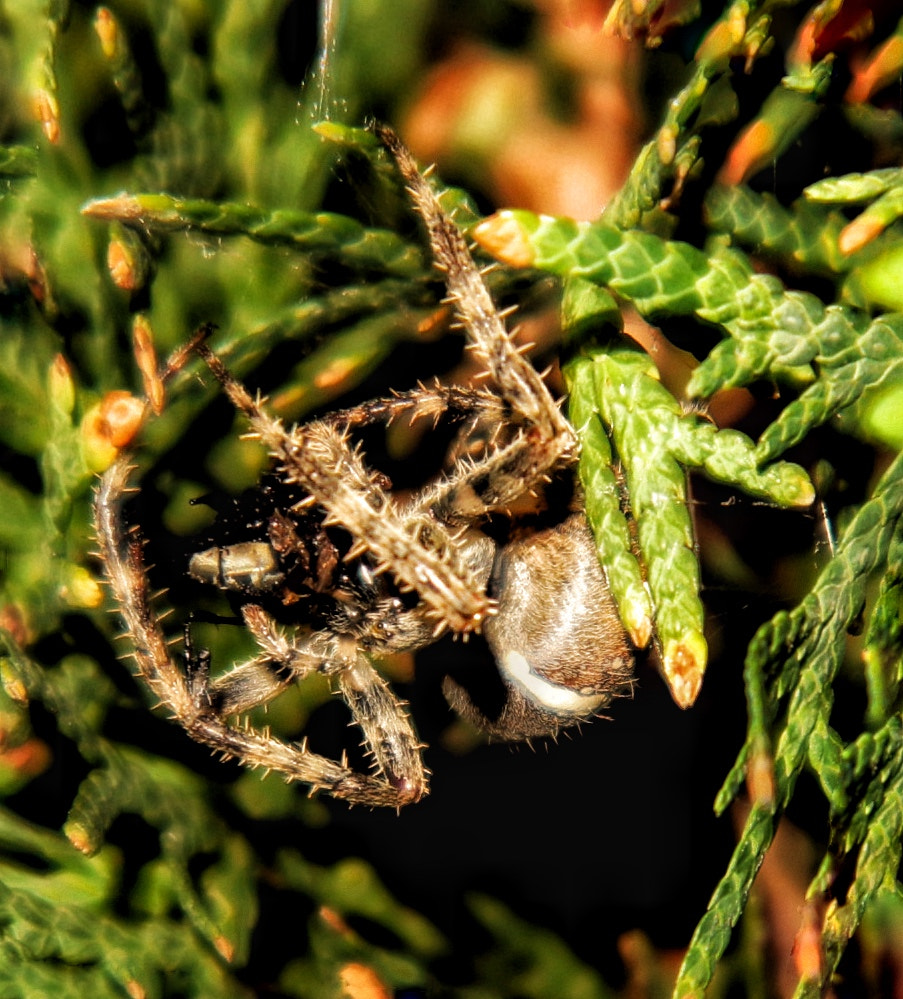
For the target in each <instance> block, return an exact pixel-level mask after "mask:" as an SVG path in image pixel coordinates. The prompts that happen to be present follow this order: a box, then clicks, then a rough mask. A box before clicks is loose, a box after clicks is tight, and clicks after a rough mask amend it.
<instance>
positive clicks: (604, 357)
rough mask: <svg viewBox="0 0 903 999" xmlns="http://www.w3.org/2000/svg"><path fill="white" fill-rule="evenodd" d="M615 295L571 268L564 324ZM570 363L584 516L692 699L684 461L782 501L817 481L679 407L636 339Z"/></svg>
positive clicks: (622, 589)
mask: <svg viewBox="0 0 903 999" xmlns="http://www.w3.org/2000/svg"><path fill="white" fill-rule="evenodd" d="M610 304H611V301H610V299H609V298H608V297H607V296H606V295H605V293H604V292H602V293H599V292H597V293H596V295H595V296H594V295H593V289H592V287H591V286H589V285H588V283H587V282H586V281H585V280H578V279H573V278H572V279H571V281H570V282H569V284H568V287H567V294H566V296H565V303H564V308H565V321H566V325H567V326H568V327H569V328H571V329H577V328H580V327H583V326H586V325H588V324H589V322H590V320H591V318H592V316H593V315H594V314H595V315H597V316H598V317H599V321H600V323H601V322H603V321H604V320H606V319H610V318H611V310H610ZM565 371H566V375H567V378H568V386H569V390H570V415H571V419H572V420H573V421H574V423H575V425H576V426H577V427H578V432H580V434H581V439H582V441H583V444H584V449H583V451H582V454H581V462H580V475H581V480H582V482H583V486H584V490H585V493H586V509H587V516H588V517H589V519H590V523H591V525H592V527H593V531H594V534H595V536H596V539H597V545H598V547H599V553H600V558H601V561H602V564H603V566H604V567H605V570H606V573H607V576H608V579H609V583H610V585H611V588H612V593H613V594H614V596H615V600H616V601H617V603H618V606H619V608H620V609H621V613H622V618H623V620H624V622H625V626H626V627H627V628H628V631H629V632H630V634H631V637H632V639H633V640H634V642H636V643H637V644H639V645H644V644H645V643H646V641H648V638H649V634H650V632H651V630H652V622H653V620H654V625H655V630H656V633H657V637H658V641H659V643H660V646H661V650H662V666H663V670H664V673H665V676H666V677H667V679H668V682H669V685H670V687H671V690H672V692H673V693H674V696H675V698H676V699H677V701H678V703H680V704H682V705H684V706H687V705H689V704H692V703H693V700H694V699H695V697H696V693H697V692H698V689H699V684H700V682H701V679H702V672H703V670H704V669H705V662H706V645H705V639H704V637H703V608H702V602H701V600H700V597H699V566H698V562H697V559H696V554H695V543H694V538H693V531H692V525H691V520H690V514H689V510H688V506H687V485H686V469H687V468H699V469H702V470H704V471H705V472H706V473H707V474H708V475H709V476H710V477H712V478H713V479H716V480H719V481H723V482H728V483H731V484H734V485H737V486H739V487H740V488H742V489H744V490H746V491H747V492H749V493H751V494H752V495H755V496H760V497H764V498H767V499H769V500H771V501H772V502H776V503H779V504H782V505H803V506H805V505H808V504H809V503H811V501H812V498H813V492H812V487H811V484H810V483H809V480H808V477H807V476H806V474H805V472H804V471H803V470H802V469H801V468H799V467H798V466H796V465H789V464H786V463H779V464H778V465H774V466H772V467H770V468H766V469H764V470H760V469H759V468H758V467H757V465H756V461H755V452H754V447H753V444H752V441H750V440H749V438H747V437H746V436H744V435H743V434H740V433H738V432H736V431H730V430H724V431H719V430H717V428H716V427H715V426H714V425H712V424H711V423H709V422H707V421H706V420H704V419H702V418H701V417H700V416H698V415H697V414H693V413H685V412H683V410H682V408H681V406H680V403H679V402H678V401H677V400H676V399H675V398H674V396H672V395H671V393H670V392H668V391H667V389H665V388H664V386H662V384H661V382H660V381H659V378H658V372H657V371H656V369H655V365H654V364H653V363H652V360H651V359H650V358H649V357H648V355H646V354H645V353H643V352H642V351H641V350H639V349H638V348H636V347H632V346H627V345H626V343H619V342H614V343H612V344H609V345H607V346H604V347H600V348H596V349H589V350H587V351H586V352H585V353H583V354H581V355H579V356H577V357H575V358H574V359H572V360H571V361H570V362H569V363H568V364H567V366H566V369H565ZM596 417H598V418H599V419H600V420H601V426H600V425H599V424H597V423H596V420H595V418H596ZM609 437H610V444H609V440H608V438H609ZM613 453H614V454H615V455H616V456H617V462H618V465H619V466H620V468H621V469H622V472H623V476H624V480H625V482H624V489H623V492H624V497H623V498H624V499H626V502H627V503H628V504H629V508H630V513H631V515H632V517H633V518H634V521H635V523H636V534H637V537H636V547H637V554H638V555H639V556H640V562H639V563H638V562H637V558H636V555H635V554H634V552H633V543H632V540H631V535H630V530H629V527H628V525H627V522H626V520H625V517H624V514H623V513H622V511H621V499H622V496H621V488H620V485H619V483H618V481H617V477H616V475H615V474H614V471H613V465H612V462H613ZM647 588H648V595H647ZM650 598H651V599H650Z"/></svg>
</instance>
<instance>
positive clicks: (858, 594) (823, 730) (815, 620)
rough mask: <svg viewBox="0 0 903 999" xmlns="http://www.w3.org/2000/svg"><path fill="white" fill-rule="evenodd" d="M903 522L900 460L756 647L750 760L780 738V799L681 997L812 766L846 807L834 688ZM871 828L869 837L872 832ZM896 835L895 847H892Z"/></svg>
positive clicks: (733, 866) (740, 863)
mask: <svg viewBox="0 0 903 999" xmlns="http://www.w3.org/2000/svg"><path fill="white" fill-rule="evenodd" d="M901 517H903V456H900V457H898V458H897V459H896V461H895V462H894V464H893V465H892V466H891V467H890V468H889V469H888V470H887V472H886V473H885V474H884V476H883V477H882V479H881V481H880V482H879V483H878V485H877V487H876V488H875V491H874V493H873V495H872V497H871V498H870V499H869V500H868V501H867V502H866V503H865V504H863V506H862V507H860V509H859V510H858V512H857V513H856V515H855V517H854V518H853V520H852V521H851V523H850V524H849V526H848V527H847V529H846V531H845V532H844V533H843V535H842V537H841V538H840V540H839V542H838V548H837V552H836V554H835V557H834V558H833V559H832V560H831V562H829V563H828V565H827V566H826V568H825V569H824V570H823V571H822V573H821V575H820V577H819V579H818V581H817V582H816V585H815V586H814V588H813V590H812V592H811V593H810V594H809V595H808V596H807V597H806V598H805V599H804V600H803V602H802V603H801V604H800V605H799V607H797V608H796V609H795V610H793V611H791V612H789V613H787V612H781V613H780V614H778V615H777V616H776V617H775V619H774V620H773V621H772V622H769V623H768V624H766V625H764V626H763V627H762V628H760V629H759V631H758V632H757V634H756V636H755V638H754V639H753V641H752V642H751V643H750V646H749V650H748V653H747V660H746V671H747V674H748V675H751V676H752V677H754V678H755V680H754V682H752V683H750V682H749V681H748V682H747V696H748V697H750V698H753V697H754V698H756V700H758V699H759V698H767V702H762V703H758V704H754V703H751V704H750V718H751V719H758V724H757V727H756V729H755V730H754V729H753V727H752V725H751V726H750V731H749V733H748V736H747V743H746V746H745V747H744V753H745V758H746V759H747V760H749V759H750V756H751V753H752V752H753V751H755V750H756V749H757V748H758V749H759V750H761V745H762V738H763V732H762V729H763V727H764V728H767V729H768V730H771V731H774V732H775V733H776V738H775V751H774V762H773V775H774V797H773V799H769V800H763V801H762V802H754V804H753V809H752V811H751V812H750V815H749V817H748V819H747V822H746V825H745V827H744V830H743V833H742V835H741V837H740V841H739V843H738V845H737V848H736V849H735V851H734V855H733V858H732V860H731V863H730V866H729V869H728V873H727V874H726V875H725V877H724V878H723V879H722V881H721V883H720V884H719V886H718V888H716V890H715V893H714V895H713V896H712V900H711V902H710V903H709V910H708V912H707V913H706V915H705V916H704V917H703V919H702V920H701V921H700V923H699V925H698V926H697V928H696V932H695V933H694V935H693V940H692V941H691V944H690V949H689V950H688V952H687V955H686V958H685V960H684V963H683V966H682V968H681V972H680V976H679V978H678V983H677V986H676V989H675V993H676V994H678V995H681V996H701V995H702V993H703V991H704V989H705V987H706V985H707V984H708V982H709V981H710V980H711V977H712V975H713V973H714V969H715V963H716V961H717V960H718V958H719V957H720V956H721V954H722V953H723V950H724V948H725V947H726V946H727V943H728V940H729V938H730V930H731V927H733V926H734V925H735V923H736V920H737V919H738V918H739V915H740V912H741V911H742V908H743V905H744V904H745V900H746V898H747V896H748V893H749V890H750V889H751V887H752V883H753V880H754V879H755V876H756V874H757V872H758V869H759V867H760V866H761V863H762V861H763V859H764V856H765V851H766V850H767V848H768V846H769V845H770V843H771V839H772V836H773V831H774V822H775V817H776V815H777V814H778V813H779V812H780V811H781V810H782V809H783V808H784V807H785V806H786V804H787V802H788V801H789V800H790V798H791V796H792V794H793V790H794V788H795V786H796V781H797V779H798V778H799V775H800V773H801V771H802V769H803V766H804V764H805V763H806V762H807V761H809V762H811V763H813V765H814V766H815V768H816V772H817V773H819V775H820V779H821V782H822V786H823V788H824V790H825V793H826V795H827V796H828V799H829V801H830V802H831V804H832V807H834V808H835V809H839V810H842V809H844V808H845V807H846V796H847V794H848V788H849V783H850V765H849V763H848V762H847V759H848V758H849V757H847V754H846V753H845V752H841V751H840V750H841V747H840V743H839V741H838V739H837V736H836V734H834V733H833V732H832V731H831V729H830V727H829V725H830V713H831V709H832V706H833V681H834V678H835V676H836V674H837V670H838V669H839V667H840V663H841V661H842V658H843V650H844V636H845V633H846V630H847V629H848V628H849V627H850V625H851V623H852V622H853V621H854V620H855V618H856V616H857V615H858V614H859V613H860V612H861V609H862V607H863V604H864V602H865V596H866V589H867V586H868V582H869V578H870V576H871V574H872V573H873V572H874V571H876V570H880V569H882V568H883V567H884V565H885V564H886V558H887V552H888V548H889V544H890V539H891V537H892V536H893V535H894V534H895V532H896V531H898V530H899V528H900V519H901ZM769 675H770V676H771V677H772V679H771V682H770V683H769V684H763V683H762V682H761V681H762V677H763V676H769ZM882 751H883V750H882ZM894 752H895V750H894ZM852 758H854V759H855V758H858V759H860V760H862V759H863V758H864V759H865V760H866V761H868V760H869V759H872V760H874V759H875V756H874V754H873V753H871V752H870V751H869V750H868V749H867V748H866V747H865V746H864V745H863V746H862V747H860V749H859V750H857V753H856V754H855V755H854V756H853V757H852ZM861 765H862V764H861V762H860V764H859V767H860V768H861ZM853 769H854V772H855V769H856V768H853ZM741 779H742V772H741V771H740V770H738V769H737V768H734V769H733V770H732V771H731V774H730V776H729V779H728V781H729V782H728V783H726V784H725V787H724V788H723V789H722V792H721V794H720V795H719V802H720V803H723V802H724V801H725V800H726V799H728V798H730V797H733V795H735V794H736V793H737V791H738V790H739V782H740V780H741ZM875 790H877V788H876V789H875ZM899 794H900V792H899V789H897V788H896V787H894V786H891V785H888V787H887V790H886V792H884V791H881V792H880V793H879V794H878V795H877V800H875V805H874V807H875V809H876V811H875V812H873V815H875V816H877V815H880V816H881V820H882V822H883V823H884V825H883V826H882V827H881V828H880V829H879V830H878V831H877V832H875V833H874V836H873V837H872V838H873V840H874V845H873V846H871V847H870V848H869V850H868V852H867V853H866V855H865V856H866V859H865V861H863V860H862V857H861V858H860V863H866V864H867V865H868V883H867V884H863V886H862V888H861V889H858V888H857V892H859V891H862V892H864V893H865V895H867V896H868V897H871V895H872V894H873V893H874V890H875V887H876V885H877V884H879V883H881V881H882V879H886V878H891V879H892V878H893V877H894V876H895V874H896V865H897V863H898V862H899V847H898V841H899V833H898V832H897V826H898V811H899V801H900V798H899ZM869 810H871V808H870V809H869ZM868 828H869V830H871V825H869V826H868ZM866 835H867V836H868V835H870V833H866ZM894 835H896V836H897V842H896V843H895V844H894V846H891V841H890V837H892V836H894ZM863 850H865V848H863ZM885 864H887V866H884V865H885ZM879 867H880V868H881V870H880V871H879V869H878V868H879ZM863 897H865V896H859V895H856V896H854V897H853V899H852V901H851V905H852V906H853V909H851V910H850V911H851V912H854V913H855V919H856V921H858V919H859V918H861V909H862V906H863V905H864V901H862V898H863ZM844 932H845V931H844Z"/></svg>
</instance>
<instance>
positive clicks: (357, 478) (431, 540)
mask: <svg viewBox="0 0 903 999" xmlns="http://www.w3.org/2000/svg"><path fill="white" fill-rule="evenodd" d="M198 353H199V354H200V355H201V357H202V358H203V359H204V361H205V362H206V363H207V365H208V367H209V368H210V370H211V371H212V372H213V374H214V376H215V377H216V378H217V380H218V381H219V382H220V384H222V386H223V388H224V389H225V391H226V393H227V394H228V396H229V398H230V399H231V400H232V402H233V404H234V405H235V406H236V408H237V409H239V410H241V411H242V412H243V413H245V414H246V415H247V416H248V418H249V421H250V424H251V429H252V434H253V436H255V437H257V438H259V439H260V440H261V441H262V442H263V443H264V444H265V445H266V446H267V448H268V449H269V450H270V452H271V453H272V454H273V456H274V457H275V458H276V459H277V461H278V462H279V464H280V466H281V469H282V471H283V473H284V474H285V477H286V481H288V482H290V483H296V484H298V485H300V486H301V487H302V488H303V489H305V490H306V491H307V492H308V493H310V495H311V497H312V498H313V500H314V501H315V502H317V503H318V504H319V505H320V506H322V507H323V508H324V509H325V510H326V512H327V518H326V520H325V521H324V523H325V524H326V525H329V524H339V525H341V526H343V527H345V528H346V529H347V530H349V531H350V532H351V534H352V535H353V536H354V538H355V540H356V542H357V545H356V546H355V548H354V549H352V552H353V553H354V554H355V555H357V554H360V553H362V552H363V551H370V552H371V553H372V555H373V558H374V561H375V563H376V566H377V571H386V570H388V569H391V571H392V573H393V575H394V576H395V578H396V579H397V580H398V583H399V584H400V585H401V586H402V588H405V589H412V590H416V591H417V593H418V594H419V595H420V596H421V598H422V599H423V601H424V604H425V605H426V609H427V612H428V614H429V615H430V616H431V617H433V618H434V619H435V620H436V622H437V629H438V631H439V632H441V631H442V630H444V629H445V628H446V627H450V628H451V629H452V630H454V631H457V632H467V631H473V630H479V628H480V627H481V626H482V624H483V622H484V620H485V618H486V617H487V615H489V614H490V613H491V612H492V604H491V601H490V600H489V599H488V598H487V597H486V595H485V594H484V593H483V592H482V589H481V587H480V586H479V585H478V583H477V581H476V580H475V579H474V577H473V573H472V572H471V570H470V569H469V568H468V566H467V565H466V564H465V563H464V562H463V561H462V560H461V559H460V557H459V556H458V552H457V549H456V547H455V544H454V538H453V536H452V535H451V533H450V532H449V531H448V530H447V529H446V528H445V527H444V526H443V525H442V524H441V523H439V522H438V521H437V520H436V519H435V518H434V517H432V516H431V515H430V514H429V513H428V512H426V511H421V510H414V511H411V512H410V513H409V514H406V515H404V516H402V515H401V513H400V511H399V508H398V506H397V505H396V503H395V502H394V501H393V499H392V498H391V497H390V496H389V494H388V493H387V492H386V491H385V489H383V487H382V485H381V484H380V481H379V478H380V477H379V476H378V475H376V474H374V473H372V472H370V471H369V470H368V469H367V468H366V466H365V465H364V463H363V461H362V460H361V457H360V455H359V454H358V452H357V451H356V450H354V449H352V448H351V447H350V446H349V444H348V441H347V439H346V437H345V435H344V434H343V433H341V432H339V431H338V430H337V429H336V428H335V427H332V426H330V425H328V424H326V423H323V422H314V423H308V424H305V425H303V426H300V427H295V428H294V429H293V430H291V431H286V429H285V428H284V427H283V426H282V423H281V422H280V421H279V420H278V419H276V418H275V417H272V416H270V415H269V414H268V413H267V412H266V411H265V410H264V409H263V408H262V406H261V405H260V403H259V402H258V401H256V400H255V399H253V398H252V397H251V395H250V394H249V393H248V391H247V389H245V387H244V386H243V385H241V383H240V382H238V381H236V380H235V379H234V378H233V377H232V376H231V375H230V374H229V372H228V371H227V370H226V369H225V367H224V366H223V364H222V362H221V361H220V360H219V358H217V357H216V355H215V354H213V353H212V351H210V350H208V349H207V348H206V347H205V346H199V347H198Z"/></svg>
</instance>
